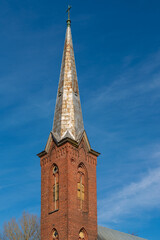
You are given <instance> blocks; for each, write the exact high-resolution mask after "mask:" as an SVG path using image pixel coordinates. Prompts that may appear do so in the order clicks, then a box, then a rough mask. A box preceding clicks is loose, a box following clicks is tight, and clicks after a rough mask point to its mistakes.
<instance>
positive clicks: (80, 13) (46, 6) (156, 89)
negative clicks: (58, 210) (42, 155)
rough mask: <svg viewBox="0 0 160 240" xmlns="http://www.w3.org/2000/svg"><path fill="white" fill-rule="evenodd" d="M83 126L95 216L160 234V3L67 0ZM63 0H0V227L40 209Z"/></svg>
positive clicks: (123, 226) (155, 237)
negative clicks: (94, 157) (93, 167)
mask: <svg viewBox="0 0 160 240" xmlns="http://www.w3.org/2000/svg"><path fill="white" fill-rule="evenodd" d="M70 4H71V5H72V10H71V19H72V36H73V44H74V52H75V57H76V67H77V73H78V80H79V88H80V96H81V104H82V110H83V118H84V124H85V129H86V132H87V135H88V137H89V140H90V143H91V146H92V148H94V149H95V150H96V151H99V152H101V156H100V157H99V159H98V165H97V187H98V223H99V224H100V225H104V226H107V227H110V228H113V229H117V230H119V231H124V232H127V233H133V232H134V233H136V234H137V235H139V236H141V237H144V238H148V239H152V240H159V239H160V232H159V226H160V125H159V122H160V31H159V23H160V14H159V12H160V2H159V1H155V0H153V1H147V0H145V1H144V0H138V1H137V0H135V1H126V0H120V1H118V0H117V1H115V0H113V1H103V0H101V1H90V0H88V1H84V0H81V1H76V2H75V1H73V0H72V1H70ZM67 5H68V2H67V1H63V0H62V1H56V2H54V1H53V0H52V1H51V0H45V1H42V0H32V1H31V0H26V1H22V0H21V1H20V0H1V7H0V33H1V39H0V62H1V64H0V79H1V87H0V103H1V108H0V126H1V128H0V149H1V151H0V159H1V168H0V227H1V228H2V226H3V223H4V221H8V220H9V219H10V218H11V217H16V218H18V217H19V216H21V214H22V212H23V211H24V210H26V211H28V212H30V213H34V214H38V215H40V164H39V159H38V157H37V156H36V154H37V153H38V152H40V151H42V150H43V149H44V146H45V144H46V141H47V138H48V135H49V132H50V131H51V128H52V122H53V115H54V106H55V100H56V91H57V87H58V80H59V73H60V65H61V59H62V52H63V45H64V37H65V30H66V23H65V21H66V17H67V16H66V13H65V11H66V7H67Z"/></svg>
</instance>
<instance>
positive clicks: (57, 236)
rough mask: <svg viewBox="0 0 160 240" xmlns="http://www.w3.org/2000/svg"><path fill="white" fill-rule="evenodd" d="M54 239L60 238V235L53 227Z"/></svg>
mask: <svg viewBox="0 0 160 240" xmlns="http://www.w3.org/2000/svg"><path fill="white" fill-rule="evenodd" d="M52 240H59V235H58V232H57V230H56V229H53V233H52Z"/></svg>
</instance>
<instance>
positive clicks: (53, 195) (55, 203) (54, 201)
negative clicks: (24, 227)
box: [49, 164, 59, 212]
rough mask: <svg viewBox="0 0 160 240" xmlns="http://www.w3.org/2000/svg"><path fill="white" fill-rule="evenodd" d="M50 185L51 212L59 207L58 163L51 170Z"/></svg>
mask: <svg viewBox="0 0 160 240" xmlns="http://www.w3.org/2000/svg"><path fill="white" fill-rule="evenodd" d="M49 186H50V187H49V212H53V211H56V210H58V208H59V169H58V167H57V165H56V164H53V165H52V167H51V170H50V178H49Z"/></svg>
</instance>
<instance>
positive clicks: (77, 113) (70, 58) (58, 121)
mask: <svg viewBox="0 0 160 240" xmlns="http://www.w3.org/2000/svg"><path fill="white" fill-rule="evenodd" d="M83 131H84V125H83V118H82V110H81V104H80V96H79V89H78V80H77V72H76V65H75V58H74V51H73V43H72V35H71V27H70V25H68V26H67V30H66V37H65V44H64V51H63V57H62V64H61V73H60V79H59V86H58V92H57V100H56V107H55V113H54V122H53V129H52V133H53V135H54V137H55V138H56V140H57V141H58V142H59V141H61V140H62V139H64V138H66V137H69V138H71V139H73V140H75V141H78V140H79V138H80V137H81V135H82V133H83Z"/></svg>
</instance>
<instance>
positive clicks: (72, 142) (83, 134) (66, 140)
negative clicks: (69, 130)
mask: <svg viewBox="0 0 160 240" xmlns="http://www.w3.org/2000/svg"><path fill="white" fill-rule="evenodd" d="M82 139H84V141H85V143H86V145H87V149H88V152H89V153H91V154H93V155H95V156H96V157H98V156H99V155H100V153H99V152H97V151H95V150H93V149H92V148H91V146H90V143H89V140H88V137H87V134H86V131H85V130H84V132H83V133H82V136H81V138H80V140H79V142H77V141H75V140H73V139H71V138H68V137H66V138H63V139H62V140H61V141H59V142H57V140H56V138H55V137H54V135H53V133H52V132H50V134H49V137H48V141H47V144H46V147H45V150H43V151H42V152H40V153H38V154H37V156H38V157H42V156H44V155H46V154H47V153H48V151H49V147H50V143H51V141H53V142H54V143H55V144H56V146H57V147H59V146H62V145H63V144H65V143H67V142H69V143H71V144H72V145H73V146H74V147H76V148H78V147H79V145H80V143H81V141H82Z"/></svg>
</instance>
